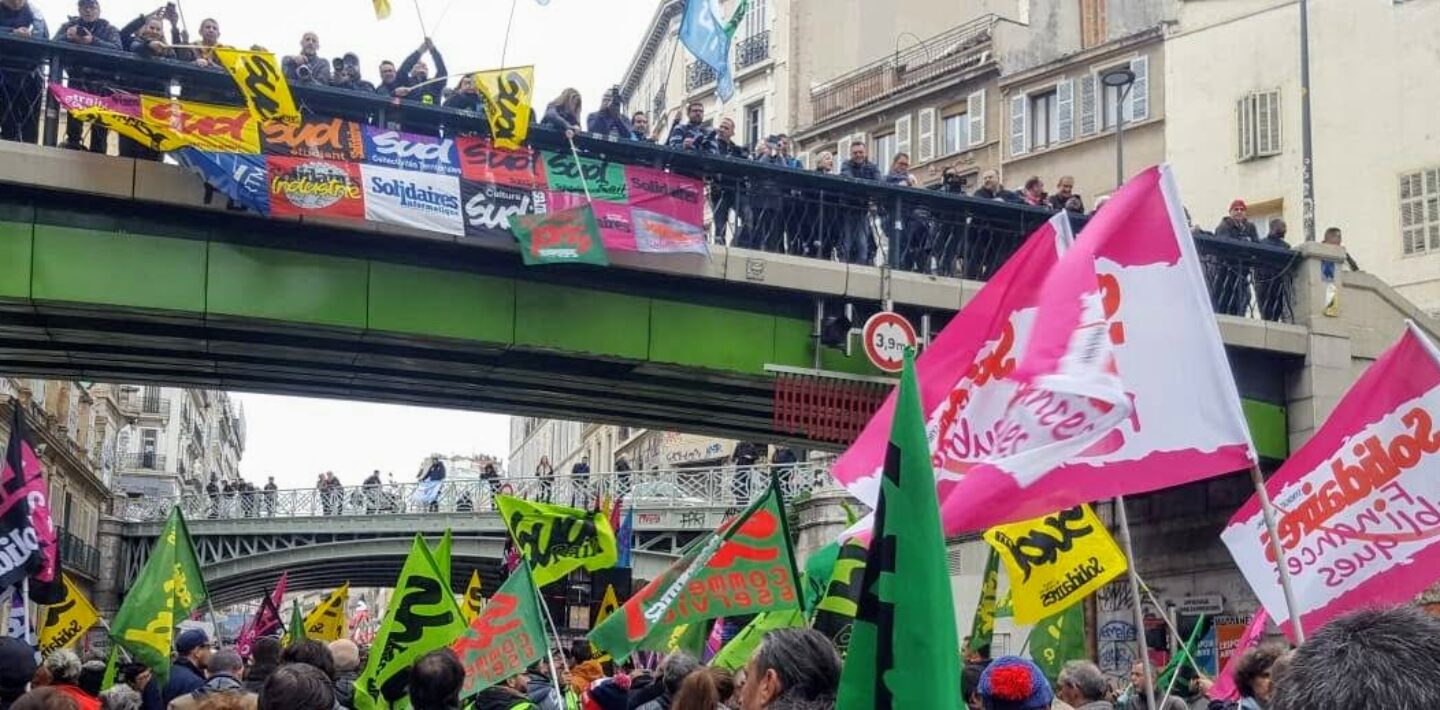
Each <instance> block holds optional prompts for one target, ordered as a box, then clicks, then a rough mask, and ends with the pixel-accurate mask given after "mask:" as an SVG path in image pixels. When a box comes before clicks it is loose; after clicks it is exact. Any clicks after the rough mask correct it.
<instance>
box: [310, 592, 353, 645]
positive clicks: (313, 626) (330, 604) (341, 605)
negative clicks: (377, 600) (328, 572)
mask: <svg viewBox="0 0 1440 710" xmlns="http://www.w3.org/2000/svg"><path fill="white" fill-rule="evenodd" d="M349 603H350V583H349V582H346V583H345V584H344V585H343V586H341V587H340V588H339V589H336V590H335V591H333V592H331V593H330V596H328V597H326V598H325V601H323V602H320V605H319V606H317V607H315V609H314V610H312V611H311V612H310V613H309V614H307V615H306V616H305V638H310V639H315V640H316V641H324V642H326V643H329V642H331V641H338V640H340V639H342V638H345V607H346V606H348V605H349Z"/></svg>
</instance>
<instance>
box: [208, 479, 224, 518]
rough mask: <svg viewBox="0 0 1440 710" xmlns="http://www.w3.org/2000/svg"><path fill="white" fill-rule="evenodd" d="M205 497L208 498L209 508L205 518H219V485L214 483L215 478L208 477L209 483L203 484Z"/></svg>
mask: <svg viewBox="0 0 1440 710" xmlns="http://www.w3.org/2000/svg"><path fill="white" fill-rule="evenodd" d="M205 495H206V497H207V498H209V502H210V508H209V510H208V511H207V517H209V518H211V519H214V518H217V517H219V516H220V485H219V484H218V483H216V482H215V477H214V476H211V477H210V482H209V483H207V484H205Z"/></svg>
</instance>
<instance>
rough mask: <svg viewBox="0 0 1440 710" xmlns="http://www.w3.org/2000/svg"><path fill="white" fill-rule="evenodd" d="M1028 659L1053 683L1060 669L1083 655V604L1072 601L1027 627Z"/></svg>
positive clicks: (1083, 656)
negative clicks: (1064, 608) (1062, 609)
mask: <svg viewBox="0 0 1440 710" xmlns="http://www.w3.org/2000/svg"><path fill="white" fill-rule="evenodd" d="M1026 643H1027V645H1029V647H1030V658H1032V659H1034V661H1035V665H1037V666H1040V670H1042V671H1044V672H1045V677H1046V678H1049V679H1050V683H1051V685H1054V683H1055V679H1056V677H1058V676H1059V675H1060V668H1061V667H1063V666H1064V665H1065V664H1066V663H1067V662H1069V661H1074V660H1078V659H1082V658H1085V656H1086V654H1085V605H1084V604H1072V605H1070V607H1069V608H1067V609H1066V610H1065V611H1062V612H1060V613H1059V614H1056V615H1054V616H1047V617H1045V618H1044V619H1041V620H1040V623H1038V624H1036V625H1035V627H1034V628H1032V629H1030V640H1029V641H1027V642H1026Z"/></svg>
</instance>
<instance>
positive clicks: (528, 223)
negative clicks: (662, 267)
mask: <svg viewBox="0 0 1440 710" xmlns="http://www.w3.org/2000/svg"><path fill="white" fill-rule="evenodd" d="M510 232H511V233H512V234H514V235H515V240H516V241H518V242H520V256H521V258H522V259H523V260H524V262H525V265H526V266H535V265H536V264H594V265H596V266H609V265H610V259H609V257H607V256H606V254H605V243H604V242H602V241H601V240H600V223H599V221H597V220H596V219H595V209H594V208H592V207H591V206H590V205H589V204H584V205H581V206H579V207H572V208H570V209H565V210H558V211H555V212H549V213H544V214H517V215H511V216H510ZM542 586H543V585H542Z"/></svg>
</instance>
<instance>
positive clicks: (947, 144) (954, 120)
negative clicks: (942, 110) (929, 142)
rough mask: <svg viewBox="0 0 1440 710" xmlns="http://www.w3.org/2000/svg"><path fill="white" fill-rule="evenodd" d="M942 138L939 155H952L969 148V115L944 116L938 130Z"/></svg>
mask: <svg viewBox="0 0 1440 710" xmlns="http://www.w3.org/2000/svg"><path fill="white" fill-rule="evenodd" d="M940 131H941V134H942V136H943V139H942V140H943V142H942V148H943V149H942V150H941V151H940V154H941V155H954V154H955V153H959V152H960V151H962V150H965V149H966V148H969V147H970V114H968V113H957V114H952V115H950V116H946V117H945V120H944V121H943V122H942V123H941V128H940Z"/></svg>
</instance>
